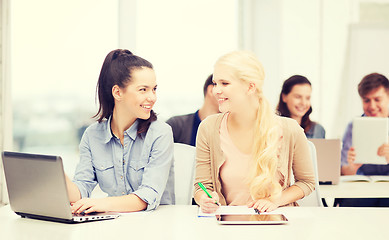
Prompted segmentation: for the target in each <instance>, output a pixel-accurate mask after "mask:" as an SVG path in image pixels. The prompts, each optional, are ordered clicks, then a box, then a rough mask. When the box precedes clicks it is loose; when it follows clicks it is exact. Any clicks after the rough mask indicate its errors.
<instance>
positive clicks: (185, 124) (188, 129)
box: [166, 74, 219, 146]
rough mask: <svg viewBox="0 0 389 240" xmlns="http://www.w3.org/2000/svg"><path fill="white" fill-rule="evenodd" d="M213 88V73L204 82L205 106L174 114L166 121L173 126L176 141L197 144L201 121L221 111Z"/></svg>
mask: <svg viewBox="0 0 389 240" xmlns="http://www.w3.org/2000/svg"><path fill="white" fill-rule="evenodd" d="M212 89H213V85H212V74H211V75H209V77H208V78H207V80H206V81H205V83H204V87H203V93H204V103H203V106H202V107H201V108H200V109H199V110H197V111H196V112H194V113H190V114H186V115H180V116H174V117H171V118H169V119H168V120H167V121H166V122H167V123H168V124H169V125H170V126H171V127H172V130H173V137H174V142H177V143H185V144H188V145H192V146H195V144H196V135H197V129H198V127H199V124H200V122H201V121H202V120H204V119H205V118H206V117H208V116H209V115H212V114H215V113H219V106H218V103H217V100H216V98H215V97H214V96H213V94H212Z"/></svg>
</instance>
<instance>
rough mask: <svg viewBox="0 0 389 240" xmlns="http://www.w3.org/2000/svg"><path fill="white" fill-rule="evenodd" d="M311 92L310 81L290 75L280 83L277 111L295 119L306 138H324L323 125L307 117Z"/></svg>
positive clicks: (309, 110) (310, 107)
mask: <svg viewBox="0 0 389 240" xmlns="http://www.w3.org/2000/svg"><path fill="white" fill-rule="evenodd" d="M311 93H312V86H311V82H310V81H309V80H308V79H307V78H306V77H304V76H300V75H294V76H291V77H290V78H288V79H287V80H285V82H284V84H283V85H282V90H281V94H280V100H279V102H278V106H277V112H278V114H279V115H281V116H283V117H290V118H293V119H294V120H296V121H297V122H298V124H300V126H301V127H302V128H303V129H304V133H305V135H306V136H307V138H325V136H326V131H325V130H324V128H323V126H322V125H320V124H319V123H317V122H313V121H311V119H310V118H309V115H310V114H311V113H312V106H311Z"/></svg>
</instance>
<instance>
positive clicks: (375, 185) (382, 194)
mask: <svg viewBox="0 0 389 240" xmlns="http://www.w3.org/2000/svg"><path fill="white" fill-rule="evenodd" d="M320 195H321V197H322V198H324V199H325V201H326V203H327V205H328V206H333V203H334V200H335V198H389V182H342V181H339V184H337V185H320ZM388 239H389V235H388Z"/></svg>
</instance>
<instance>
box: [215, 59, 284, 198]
mask: <svg viewBox="0 0 389 240" xmlns="http://www.w3.org/2000/svg"><path fill="white" fill-rule="evenodd" d="M216 64H222V65H225V66H228V67H231V68H232V69H233V70H234V71H235V74H236V76H238V78H239V80H241V81H243V82H246V83H254V84H255V86H256V88H257V97H258V102H259V108H258V112H257V117H256V124H255V129H254V143H253V144H254V145H253V150H252V159H253V161H252V166H253V167H251V168H250V173H249V175H248V182H249V190H250V194H251V197H252V198H253V199H260V198H266V197H270V196H275V195H277V194H279V193H281V190H282V188H281V185H280V183H279V175H278V171H277V165H278V157H277V154H278V147H279V144H280V142H279V139H280V128H279V125H278V124H277V121H276V114H275V113H274V111H273V110H272V108H271V107H270V104H269V102H268V101H267V99H266V98H265V97H264V95H263V91H262V87H263V82H264V79H265V72H264V69H263V66H262V64H261V63H260V62H259V60H258V59H257V58H256V56H255V55H254V54H252V53H250V52H246V51H234V52H230V53H228V54H226V55H224V56H222V57H220V58H219V59H218V61H217V62H216Z"/></svg>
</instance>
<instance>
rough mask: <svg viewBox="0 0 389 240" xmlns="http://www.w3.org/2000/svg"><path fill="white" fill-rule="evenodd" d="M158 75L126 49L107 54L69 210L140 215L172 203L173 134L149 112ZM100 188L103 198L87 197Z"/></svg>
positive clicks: (71, 191)
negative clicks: (94, 119)
mask: <svg viewBox="0 0 389 240" xmlns="http://www.w3.org/2000/svg"><path fill="white" fill-rule="evenodd" d="M156 89H157V83H156V77H155V72H154V70H153V66H152V64H151V63H150V62H148V61H147V60H145V59H143V58H141V57H139V56H136V55H134V54H132V53H131V52H130V51H128V50H122V49H117V50H114V51H111V52H110V53H109V54H108V55H107V57H106V58H105V61H104V63H103V66H102V68H101V72H100V76H99V80H98V83H97V89H96V90H97V95H98V100H99V110H98V112H97V114H96V115H95V116H94V117H95V118H96V119H97V122H96V123H94V124H92V125H91V126H89V127H88V128H87V129H86V130H85V132H84V134H83V137H82V139H81V143H80V162H79V164H78V166H77V168H76V173H75V176H74V179H73V182H72V181H71V180H70V179H69V178H68V177H67V184H68V191H69V198H70V202H71V203H72V211H73V212H76V213H80V212H85V213H89V212H104V211H119V212H128V211H140V210H152V209H155V208H156V207H158V205H159V204H173V203H174V192H173V186H174V185H173V181H174V179H173V175H172V174H173V135H172V130H171V128H170V126H169V125H167V124H166V123H164V122H161V121H158V120H157V116H156V115H155V113H154V111H153V110H152V108H153V106H154V104H155V102H156V100H157V97H156ZM97 184H99V186H100V188H101V189H102V191H104V192H105V193H107V194H108V197H106V198H100V199H93V198H89V197H90V196H91V192H92V190H93V189H94V187H95V186H96V185H97Z"/></svg>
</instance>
